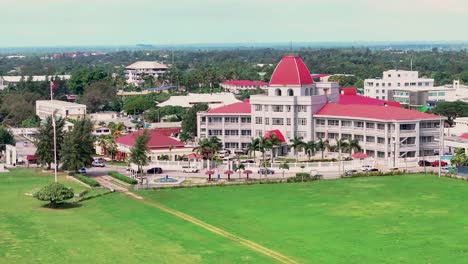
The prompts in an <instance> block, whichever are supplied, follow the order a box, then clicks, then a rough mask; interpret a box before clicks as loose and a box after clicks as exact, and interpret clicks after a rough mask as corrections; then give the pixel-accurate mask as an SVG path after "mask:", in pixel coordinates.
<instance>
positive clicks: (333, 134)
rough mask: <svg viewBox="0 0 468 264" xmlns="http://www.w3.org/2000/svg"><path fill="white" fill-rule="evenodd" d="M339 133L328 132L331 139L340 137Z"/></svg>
mask: <svg viewBox="0 0 468 264" xmlns="http://www.w3.org/2000/svg"><path fill="white" fill-rule="evenodd" d="M338 137H339V135H338V133H328V138H329V139H335V138H338Z"/></svg>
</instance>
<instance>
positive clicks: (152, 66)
mask: <svg viewBox="0 0 468 264" xmlns="http://www.w3.org/2000/svg"><path fill="white" fill-rule="evenodd" d="M125 69H126V70H127V71H126V74H125V77H126V78H127V83H129V84H133V85H135V86H140V85H141V84H142V83H143V82H144V80H143V79H142V77H143V76H144V75H147V76H148V75H150V76H153V78H154V79H157V78H158V76H159V75H161V74H163V73H165V72H166V71H167V66H166V65H165V64H162V63H160V62H157V61H137V62H135V63H133V64H131V65H128V66H127V67H125Z"/></svg>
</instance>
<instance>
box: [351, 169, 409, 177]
mask: <svg viewBox="0 0 468 264" xmlns="http://www.w3.org/2000/svg"><path fill="white" fill-rule="evenodd" d="M403 174H407V172H406V170H403V171H400V170H396V171H387V172H384V171H371V172H356V173H353V174H352V175H344V176H342V177H353V178H354V177H369V176H393V175H403Z"/></svg>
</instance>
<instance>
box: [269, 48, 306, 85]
mask: <svg viewBox="0 0 468 264" xmlns="http://www.w3.org/2000/svg"><path fill="white" fill-rule="evenodd" d="M312 83H314V81H313V80H312V77H311V76H310V71H309V69H308V68H307V66H306V65H305V64H304V62H303V61H302V60H301V58H299V56H297V55H286V56H284V57H283V59H281V61H280V62H279V63H278V65H277V66H276V69H275V71H274V72H273V75H271V80H270V85H307V84H312Z"/></svg>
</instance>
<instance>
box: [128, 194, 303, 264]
mask: <svg viewBox="0 0 468 264" xmlns="http://www.w3.org/2000/svg"><path fill="white" fill-rule="evenodd" d="M124 193H125V194H127V195H129V196H131V197H132V198H134V199H137V200H139V201H141V202H143V203H145V204H147V205H150V206H153V207H156V208H158V209H160V210H162V211H164V212H166V213H169V214H172V215H174V216H176V217H179V218H181V219H183V220H185V221H188V222H190V223H192V224H195V225H198V226H200V227H202V228H204V229H206V230H208V231H211V232H213V233H215V234H218V235H220V236H223V237H226V238H228V239H230V240H233V241H235V242H238V243H241V244H242V245H244V246H246V247H248V248H250V249H252V250H254V251H256V252H258V253H261V254H264V255H266V256H268V257H271V258H273V259H275V260H277V261H279V262H281V263H288V264H289V263H291V264H295V263H298V262H297V261H295V260H293V259H291V258H290V257H288V256H285V255H283V254H281V253H279V252H277V251H274V250H271V249H269V248H266V247H264V246H262V245H259V244H257V243H255V242H253V241H250V240H248V239H245V238H242V237H239V236H236V235H234V234H231V233H229V232H227V231H225V230H223V229H220V228H218V227H215V226H212V225H210V224H208V223H205V222H203V221H201V220H199V219H197V218H195V217H192V216H190V215H188V214H185V213H182V212H179V211H177V210H174V209H171V208H168V207H166V206H164V205H162V204H160V203H157V202H153V201H148V200H146V199H144V198H143V197H141V196H139V195H136V194H134V193H132V192H128V191H127V192H124Z"/></svg>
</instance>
